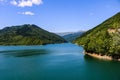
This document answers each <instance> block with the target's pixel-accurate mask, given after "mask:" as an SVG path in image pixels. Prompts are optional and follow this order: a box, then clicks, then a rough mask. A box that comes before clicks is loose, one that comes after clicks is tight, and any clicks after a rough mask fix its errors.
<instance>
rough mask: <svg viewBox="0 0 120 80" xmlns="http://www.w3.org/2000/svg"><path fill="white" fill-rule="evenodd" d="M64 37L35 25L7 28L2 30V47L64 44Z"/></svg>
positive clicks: (0, 31)
mask: <svg viewBox="0 0 120 80" xmlns="http://www.w3.org/2000/svg"><path fill="white" fill-rule="evenodd" d="M64 42H66V40H64V39H63V38H62V37H60V36H58V35H56V34H54V33H51V32H48V31H46V30H44V29H42V28H40V27H38V26H36V25H34V24H32V25H30V24H25V25H18V26H11V27H5V28H3V29H1V30H0V45H42V44H54V43H64Z"/></svg>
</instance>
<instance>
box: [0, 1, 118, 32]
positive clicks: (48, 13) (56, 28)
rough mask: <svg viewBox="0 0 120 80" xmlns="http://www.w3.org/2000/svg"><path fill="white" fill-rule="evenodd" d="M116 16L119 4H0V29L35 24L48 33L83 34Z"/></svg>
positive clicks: (92, 2)
mask: <svg viewBox="0 0 120 80" xmlns="http://www.w3.org/2000/svg"><path fill="white" fill-rule="evenodd" d="M118 12H120V0H0V29H2V28H4V27H7V26H12V25H23V24H36V25H38V26H39V27H41V28H43V29H45V30H48V31H50V32H76V31H81V30H83V31H86V30H89V29H91V28H93V27H95V26H97V25H98V24H100V23H102V22H103V21H105V20H106V19H108V18H110V17H111V16H113V15H115V14H116V13H118Z"/></svg>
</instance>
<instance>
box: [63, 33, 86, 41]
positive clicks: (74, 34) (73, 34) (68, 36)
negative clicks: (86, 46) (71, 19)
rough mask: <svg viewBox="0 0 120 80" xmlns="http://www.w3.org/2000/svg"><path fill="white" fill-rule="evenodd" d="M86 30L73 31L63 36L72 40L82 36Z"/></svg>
mask: <svg viewBox="0 0 120 80" xmlns="http://www.w3.org/2000/svg"><path fill="white" fill-rule="evenodd" d="M84 32H85V31H79V32H73V33H70V34H67V35H64V36H62V37H63V38H64V39H65V40H67V41H69V42H72V41H73V40H75V39H76V38H78V37H80V36H81V35H82V34H83V33H84Z"/></svg>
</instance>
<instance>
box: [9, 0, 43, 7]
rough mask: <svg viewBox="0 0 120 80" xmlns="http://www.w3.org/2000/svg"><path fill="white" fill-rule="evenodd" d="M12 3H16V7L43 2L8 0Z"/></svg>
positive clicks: (30, 5)
mask: <svg viewBox="0 0 120 80" xmlns="http://www.w3.org/2000/svg"><path fill="white" fill-rule="evenodd" d="M10 3H11V4H12V5H16V6H18V7H32V6H33V5H40V4H42V3H43V1H42V0H19V1H16V0H12V1H11V2H10Z"/></svg>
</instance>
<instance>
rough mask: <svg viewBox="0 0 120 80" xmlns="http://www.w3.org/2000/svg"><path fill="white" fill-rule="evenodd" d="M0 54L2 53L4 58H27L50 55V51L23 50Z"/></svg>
mask: <svg viewBox="0 0 120 80" xmlns="http://www.w3.org/2000/svg"><path fill="white" fill-rule="evenodd" d="M0 53H3V55H6V56H13V57H27V56H35V55H44V54H48V53H50V51H49V50H46V49H25V50H7V51H0Z"/></svg>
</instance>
